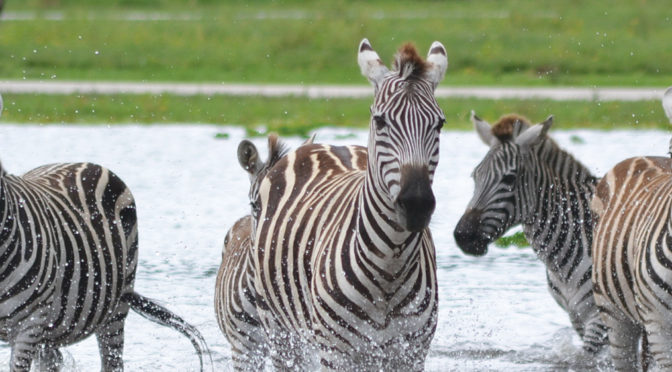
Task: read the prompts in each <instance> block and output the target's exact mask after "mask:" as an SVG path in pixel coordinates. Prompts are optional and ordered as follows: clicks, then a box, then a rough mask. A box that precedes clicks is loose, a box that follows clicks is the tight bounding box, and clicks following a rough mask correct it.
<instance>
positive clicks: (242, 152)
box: [238, 134, 288, 227]
mask: <svg viewBox="0 0 672 372" xmlns="http://www.w3.org/2000/svg"><path fill="white" fill-rule="evenodd" d="M287 151H288V149H287V146H285V144H284V143H283V142H282V141H280V139H279V138H278V136H277V135H276V134H271V135H269V136H268V158H267V159H266V161H265V162H264V161H262V160H261V157H260V155H259V151H258V150H257V147H256V146H255V145H254V143H252V142H251V141H249V140H246V139H244V140H242V141H241V142H240V144H238V163H239V164H240V166H241V167H242V168H243V169H244V170H245V171H246V172H247V173H248V176H249V177H250V191H249V193H248V196H249V198H250V205H251V207H252V216H253V217H254V218H255V223H256V218H257V217H259V213H260V212H261V202H260V200H259V185H260V183H261V180H262V179H263V178H264V176H265V175H266V173H268V171H269V170H270V169H271V168H272V167H273V166H274V165H275V163H277V162H278V160H280V158H282V157H283V156H285V155H286V154H287ZM255 227H256V225H255Z"/></svg>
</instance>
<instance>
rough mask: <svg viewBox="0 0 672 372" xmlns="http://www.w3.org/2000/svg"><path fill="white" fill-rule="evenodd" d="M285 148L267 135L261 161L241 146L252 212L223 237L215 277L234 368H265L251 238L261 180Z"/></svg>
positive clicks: (249, 148)
mask: <svg viewBox="0 0 672 372" xmlns="http://www.w3.org/2000/svg"><path fill="white" fill-rule="evenodd" d="M286 153H287V150H286V148H285V147H284V146H283V144H282V143H281V142H280V141H279V140H278V137H277V136H276V135H274V134H272V135H270V136H269V138H268V160H267V161H266V162H261V161H260V160H259V159H260V157H259V152H258V151H257V148H256V147H255V146H254V144H253V143H252V142H250V141H248V140H243V141H242V142H241V143H240V145H239V146H238V161H239V163H240V165H241V166H242V167H243V169H245V170H246V171H247V172H248V173H249V176H250V182H251V187H250V195H249V196H250V201H251V205H252V215H248V216H245V217H242V218H240V219H239V220H238V221H236V222H235V223H234V224H233V226H232V227H231V228H230V229H229V231H228V232H227V234H226V238H225V239H224V249H223V250H222V263H221V264H220V266H219V270H218V272H217V279H216V280H215V315H216V317H217V322H218V324H219V329H220V330H221V331H222V332H223V333H224V335H225V336H226V338H227V340H228V341H229V343H230V344H231V354H232V360H233V368H234V369H235V370H238V371H243V370H244V371H250V372H252V371H261V370H263V369H264V364H265V359H266V356H267V354H268V347H267V346H266V342H265V335H264V330H263V329H262V327H261V324H260V322H259V315H258V313H257V305H256V303H257V302H256V291H255V288H254V271H255V268H254V260H253V255H252V238H253V233H254V229H255V226H254V222H255V220H256V219H254V218H253V216H256V217H257V218H258V213H259V208H258V205H259V204H258V186H259V181H260V180H261V179H262V178H263V176H264V175H265V174H266V172H267V171H268V169H270V168H271V167H272V166H273V165H274V164H275V163H276V162H277V161H278V160H280V158H282V156H284V155H285V154H286Z"/></svg>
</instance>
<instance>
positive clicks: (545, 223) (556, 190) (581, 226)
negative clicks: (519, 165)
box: [521, 155, 596, 268]
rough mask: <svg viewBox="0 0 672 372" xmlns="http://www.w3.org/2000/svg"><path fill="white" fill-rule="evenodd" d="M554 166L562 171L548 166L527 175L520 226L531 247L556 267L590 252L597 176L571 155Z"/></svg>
mask: <svg viewBox="0 0 672 372" xmlns="http://www.w3.org/2000/svg"><path fill="white" fill-rule="evenodd" d="M567 156H569V155H567ZM540 168H542V167H540ZM554 169H562V173H561V172H557V171H549V170H548V169H547V171H546V172H542V173H541V174H539V175H536V176H532V177H530V178H531V179H529V180H528V182H527V184H528V185H530V186H531V188H530V189H528V190H527V192H526V194H527V195H530V196H531V200H528V201H527V204H528V207H527V208H524V207H523V208H521V209H522V210H526V212H525V213H524V214H525V215H523V216H522V220H523V221H525V223H524V224H523V227H524V230H525V234H526V236H527V238H528V239H529V240H530V243H531V244H532V247H533V249H534V250H535V252H536V253H537V255H538V256H539V258H540V259H541V260H542V261H543V262H544V263H545V264H546V265H547V266H548V267H558V268H559V267H560V266H563V265H562V264H561V262H563V259H566V258H567V257H573V256H576V255H581V256H586V257H587V255H588V253H589V249H590V244H591V241H592V224H593V223H592V212H591V210H590V200H591V198H592V196H593V193H594V191H595V183H596V178H595V177H593V176H592V175H591V174H590V172H588V171H587V169H586V168H585V167H583V165H581V164H580V163H579V162H577V161H576V160H574V159H573V158H571V156H569V158H567V159H565V163H564V164H562V166H559V165H558V166H556V167H555V168H554ZM532 178H536V179H534V180H533V179H532ZM535 195H536V197H535ZM579 250H580V251H579ZM549 265H550V266H549Z"/></svg>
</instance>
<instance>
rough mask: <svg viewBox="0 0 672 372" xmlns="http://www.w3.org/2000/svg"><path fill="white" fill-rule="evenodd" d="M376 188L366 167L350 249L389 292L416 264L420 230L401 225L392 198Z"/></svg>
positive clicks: (401, 282) (391, 291)
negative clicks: (353, 241)
mask: <svg viewBox="0 0 672 372" xmlns="http://www.w3.org/2000/svg"><path fill="white" fill-rule="evenodd" d="M379 190H380V188H379V187H378V186H376V182H375V178H374V177H373V175H372V172H371V171H370V170H368V169H367V176H366V178H365V180H364V184H363V187H362V193H361V194H360V196H359V202H358V203H359V208H358V211H359V213H358V215H357V218H356V224H357V230H356V232H357V234H356V237H355V239H356V244H355V245H354V249H355V251H356V255H357V256H359V257H360V258H361V263H360V265H362V266H364V270H366V271H368V272H370V273H371V275H372V276H373V278H374V281H375V282H376V283H378V285H379V286H380V287H381V289H382V290H383V291H384V292H386V293H393V292H394V291H396V290H397V288H398V287H399V286H400V285H402V284H403V279H404V278H405V276H406V275H405V274H406V273H408V271H409V270H411V269H413V268H414V267H415V266H416V265H415V263H416V262H417V261H418V260H419V257H420V255H419V254H418V251H419V249H418V248H419V246H420V242H421V240H422V235H423V233H422V232H417V233H413V232H410V231H407V230H405V229H403V228H402V227H401V226H400V224H399V223H398V220H397V216H396V213H395V211H394V207H393V205H394V203H393V201H391V200H389V198H388V197H387V194H385V193H381V192H380V191H379Z"/></svg>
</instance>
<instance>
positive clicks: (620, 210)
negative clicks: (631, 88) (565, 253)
mask: <svg viewBox="0 0 672 372" xmlns="http://www.w3.org/2000/svg"><path fill="white" fill-rule="evenodd" d="M662 106H663V110H664V111H665V115H666V116H667V119H668V120H669V121H670V123H672V87H670V88H668V89H667V90H666V91H665V94H664V95H663V98H662ZM668 151H669V153H668V154H670V155H672V140H671V141H670V147H669V149H668ZM671 207H672V159H670V158H669V157H656V156H640V157H633V158H629V159H626V160H623V161H621V162H620V163H618V164H616V165H615V166H614V167H613V168H612V169H611V170H609V171H608V172H607V174H606V175H605V176H604V178H602V180H601V181H600V182H599V183H598V184H597V189H596V192H595V195H594V197H593V199H592V201H591V209H592V210H593V213H595V215H596V216H597V218H596V219H597V223H596V226H595V233H594V235H595V238H594V240H593V245H592V251H593V257H592V259H593V266H594V267H595V270H594V271H593V275H592V281H593V286H594V288H595V289H594V292H595V302H596V303H597V305H598V308H599V310H600V314H601V315H602V318H603V319H604V323H605V324H606V325H607V326H608V327H609V345H610V348H609V349H610V353H611V356H612V359H613V362H614V367H615V368H616V370H619V371H630V370H635V369H636V368H637V366H638V364H639V365H640V366H641V367H642V370H644V371H646V370H648V367H649V364H650V363H651V362H652V359H653V361H655V362H656V365H657V366H658V367H659V368H661V369H664V370H669V369H672V352H671V351H670V345H672V326H671V325H672V311H671V310H670V309H672V289H671V288H672V271H671V268H672V259H671V257H672V213H671V211H670V208H671ZM640 342H641V344H640ZM638 351H639V353H638ZM638 355H639V358H637V356H638ZM638 359H639V361H638Z"/></svg>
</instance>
